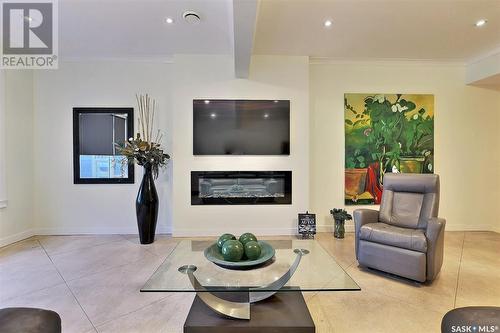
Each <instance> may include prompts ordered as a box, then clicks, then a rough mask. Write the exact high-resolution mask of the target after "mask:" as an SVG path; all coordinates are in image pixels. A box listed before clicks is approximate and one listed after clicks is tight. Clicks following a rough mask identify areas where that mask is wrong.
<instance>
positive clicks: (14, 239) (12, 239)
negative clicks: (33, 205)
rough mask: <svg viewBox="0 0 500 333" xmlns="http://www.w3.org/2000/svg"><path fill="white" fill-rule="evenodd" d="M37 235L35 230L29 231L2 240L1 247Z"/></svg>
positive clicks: (0, 239) (0, 240) (0, 241)
mask: <svg viewBox="0 0 500 333" xmlns="http://www.w3.org/2000/svg"><path fill="white" fill-rule="evenodd" d="M35 235H36V233H35V230H34V229H29V230H25V231H23V232H20V233H17V234H14V235H10V236H7V237H3V238H0V247H3V246H6V245H9V244H12V243H15V242H19V241H22V240H23V239H26V238H30V237H32V236H35Z"/></svg>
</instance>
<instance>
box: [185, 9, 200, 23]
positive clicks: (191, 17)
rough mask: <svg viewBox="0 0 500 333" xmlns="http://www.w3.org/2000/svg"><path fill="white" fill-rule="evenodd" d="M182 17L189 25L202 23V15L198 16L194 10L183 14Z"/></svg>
mask: <svg viewBox="0 0 500 333" xmlns="http://www.w3.org/2000/svg"><path fill="white" fill-rule="evenodd" d="M182 17H183V18H184V20H186V22H187V23H190V24H198V23H200V20H201V18H200V14H198V13H197V12H194V11H192V10H188V11H186V12H184V13H183V14H182Z"/></svg>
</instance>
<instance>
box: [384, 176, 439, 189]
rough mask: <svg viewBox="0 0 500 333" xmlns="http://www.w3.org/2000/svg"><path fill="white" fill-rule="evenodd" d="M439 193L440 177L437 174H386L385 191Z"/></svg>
mask: <svg viewBox="0 0 500 333" xmlns="http://www.w3.org/2000/svg"><path fill="white" fill-rule="evenodd" d="M385 190H389V191H393V192H411V193H439V176H438V175H435V174H414V173H413V174H412V173H386V174H385V175H384V191H385Z"/></svg>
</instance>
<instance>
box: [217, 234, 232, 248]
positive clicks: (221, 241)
mask: <svg viewBox="0 0 500 333" xmlns="http://www.w3.org/2000/svg"><path fill="white" fill-rule="evenodd" d="M231 239H236V237H235V236H234V235H233V234H224V235H222V236H220V237H219V239H218V240H217V247H218V248H219V250H221V249H222V245H224V243H225V242H226V241H228V240H231Z"/></svg>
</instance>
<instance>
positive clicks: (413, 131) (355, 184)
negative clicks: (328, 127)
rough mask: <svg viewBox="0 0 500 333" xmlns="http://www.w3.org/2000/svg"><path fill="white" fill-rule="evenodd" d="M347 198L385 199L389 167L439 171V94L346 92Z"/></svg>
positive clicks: (404, 170) (347, 200) (376, 201)
mask: <svg viewBox="0 0 500 333" xmlns="http://www.w3.org/2000/svg"><path fill="white" fill-rule="evenodd" d="M344 112H345V113H344V118H345V123H344V126H345V204H346V205H366V204H380V201H381V199H382V191H383V188H384V184H383V178H384V174H385V173H386V172H402V173H433V172H434V95H424V94H345V95H344Z"/></svg>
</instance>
